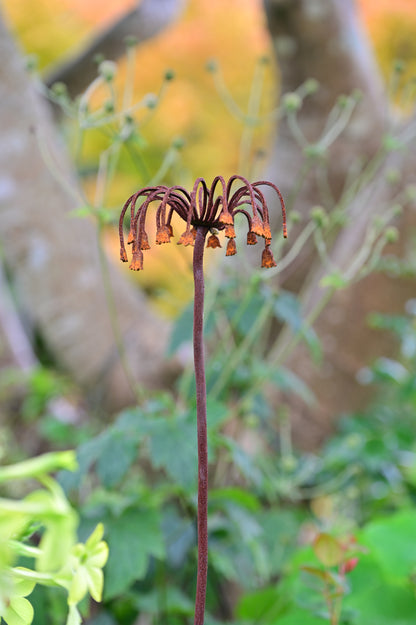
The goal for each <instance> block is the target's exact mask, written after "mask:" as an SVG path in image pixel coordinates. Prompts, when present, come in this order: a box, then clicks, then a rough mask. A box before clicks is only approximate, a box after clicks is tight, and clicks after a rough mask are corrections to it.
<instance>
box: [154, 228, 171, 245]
mask: <svg viewBox="0 0 416 625" xmlns="http://www.w3.org/2000/svg"><path fill="white" fill-rule="evenodd" d="M162 243H170V232H169V228H168V227H167V226H162V227H161V228H158V230H157V232H156V244H157V245H162Z"/></svg>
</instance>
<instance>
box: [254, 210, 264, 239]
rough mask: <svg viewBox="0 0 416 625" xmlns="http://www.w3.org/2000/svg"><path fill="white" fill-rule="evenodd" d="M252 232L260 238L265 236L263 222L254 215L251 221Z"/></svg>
mask: <svg viewBox="0 0 416 625" xmlns="http://www.w3.org/2000/svg"><path fill="white" fill-rule="evenodd" d="M251 231H252V232H254V234H257V236H259V237H264V236H265V234H264V226H263V222H262V220H261V219H260V217H259V216H258V215H254V217H252V219H251Z"/></svg>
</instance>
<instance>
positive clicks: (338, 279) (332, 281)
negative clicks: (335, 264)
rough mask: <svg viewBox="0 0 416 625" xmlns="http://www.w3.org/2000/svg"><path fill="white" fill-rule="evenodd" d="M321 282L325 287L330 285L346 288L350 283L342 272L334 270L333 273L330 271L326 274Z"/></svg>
mask: <svg viewBox="0 0 416 625" xmlns="http://www.w3.org/2000/svg"><path fill="white" fill-rule="evenodd" d="M319 284H320V286H321V287H323V288H325V287H329V288H331V289H345V287H347V286H348V284H349V283H348V280H346V278H344V276H343V275H342V274H341V273H339V272H338V271H334V272H333V273H329V274H328V275H326V276H324V277H323V278H322V279H321V281H320V283H319Z"/></svg>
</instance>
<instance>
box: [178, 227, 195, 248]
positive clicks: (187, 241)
mask: <svg viewBox="0 0 416 625" xmlns="http://www.w3.org/2000/svg"><path fill="white" fill-rule="evenodd" d="M194 243H195V239H194V235H193V234H192V232H191V231H190V230H187V231H185V232H184V233H183V234H182V235H181V237H180V239H179V241H178V245H185V246H187V245H193V244H194Z"/></svg>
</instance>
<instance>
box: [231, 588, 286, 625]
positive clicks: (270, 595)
mask: <svg viewBox="0 0 416 625" xmlns="http://www.w3.org/2000/svg"><path fill="white" fill-rule="evenodd" d="M286 605H287V599H285V598H284V597H282V595H281V592H280V589H279V588H278V587H277V586H269V587H268V588H262V589H261V590H256V591H255V592H251V593H246V594H244V595H243V597H242V598H241V599H240V601H239V602H238V604H237V606H236V609H235V611H236V615H237V616H238V618H241V619H245V620H247V621H249V622H250V623H255V622H257V621H260V620H261V621H263V620H264V621H265V622H267V623H269V622H271V620H272V619H277V618H278V617H279V616H280V615H281V614H282V613H283V612H284V608H285V607H286Z"/></svg>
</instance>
